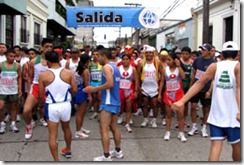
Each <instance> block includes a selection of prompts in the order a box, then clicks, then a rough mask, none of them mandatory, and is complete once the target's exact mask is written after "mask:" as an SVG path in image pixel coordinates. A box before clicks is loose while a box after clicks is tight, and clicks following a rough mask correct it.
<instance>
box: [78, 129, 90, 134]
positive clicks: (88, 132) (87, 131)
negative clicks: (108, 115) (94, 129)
mask: <svg viewBox="0 0 244 165" xmlns="http://www.w3.org/2000/svg"><path fill="white" fill-rule="evenodd" d="M80 131H81V132H83V133H85V134H90V133H91V131H90V130H88V129H85V128H83V127H82V128H81V129H80Z"/></svg>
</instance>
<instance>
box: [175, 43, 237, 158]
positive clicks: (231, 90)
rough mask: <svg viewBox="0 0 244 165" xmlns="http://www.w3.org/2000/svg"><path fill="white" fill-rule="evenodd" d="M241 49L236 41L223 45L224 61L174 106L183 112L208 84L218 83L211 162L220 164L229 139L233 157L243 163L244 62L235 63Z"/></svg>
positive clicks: (212, 113)
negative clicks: (243, 104)
mask: <svg viewBox="0 0 244 165" xmlns="http://www.w3.org/2000/svg"><path fill="white" fill-rule="evenodd" d="M238 51H239V47H238V45H237V44H236V43H235V42H233V41H228V42H225V43H224V44H223V48H222V54H223V57H224V61H220V62H218V63H213V64H211V65H210V66H209V67H208V69H207V70H206V72H205V74H204V75H203V76H202V77H201V78H200V79H199V80H198V81H197V82H196V83H195V84H194V85H193V86H192V87H191V88H190V89H189V91H188V92H187V93H186V95H185V96H184V97H183V98H182V99H181V100H179V101H178V102H176V103H174V104H173V105H172V109H174V110H179V109H180V108H181V107H183V106H184V104H185V103H186V102H187V101H188V100H189V99H190V98H191V97H193V96H194V95H196V94H197V93H198V92H199V91H201V89H202V88H204V86H205V84H206V83H208V82H209V81H210V80H214V85H213V93H212V103H211V110H210V114H209V116H208V120H207V122H208V123H209V124H210V139H211V149H210V154H209V159H208V160H209V161H219V157H220V153H221V150H222V145H223V141H224V140H225V138H227V140H228V141H229V143H230V144H231V145H232V158H233V160H234V161H241V146H240V91H241V89H240V63H239V61H235V58H236V56H237V54H238Z"/></svg>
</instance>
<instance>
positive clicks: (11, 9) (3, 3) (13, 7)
mask: <svg viewBox="0 0 244 165" xmlns="http://www.w3.org/2000/svg"><path fill="white" fill-rule="evenodd" d="M26 6H27V0H18V1H16V0H0V9H1V10H0V15H24V14H26Z"/></svg>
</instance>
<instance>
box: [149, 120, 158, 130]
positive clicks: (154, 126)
mask: <svg viewBox="0 0 244 165" xmlns="http://www.w3.org/2000/svg"><path fill="white" fill-rule="evenodd" d="M150 124H151V127H152V128H157V127H158V126H157V123H156V119H152V121H151V123H150Z"/></svg>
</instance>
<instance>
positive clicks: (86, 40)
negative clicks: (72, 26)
mask: <svg viewBox="0 0 244 165" xmlns="http://www.w3.org/2000/svg"><path fill="white" fill-rule="evenodd" d="M76 1H77V6H94V4H93V1H91V0H76ZM93 36H94V32H93V28H82V27H78V28H77V29H76V36H75V45H76V46H77V47H78V48H79V49H82V48H83V47H84V46H86V45H90V46H91V47H95V42H94V40H93Z"/></svg>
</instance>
